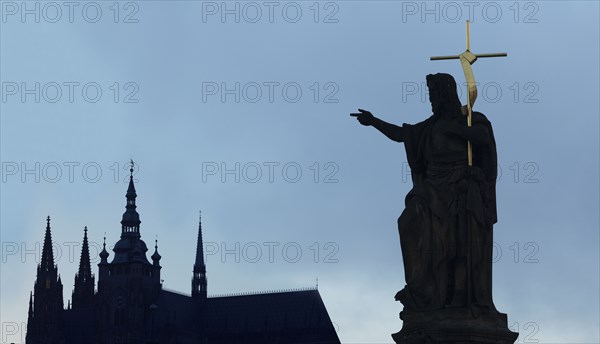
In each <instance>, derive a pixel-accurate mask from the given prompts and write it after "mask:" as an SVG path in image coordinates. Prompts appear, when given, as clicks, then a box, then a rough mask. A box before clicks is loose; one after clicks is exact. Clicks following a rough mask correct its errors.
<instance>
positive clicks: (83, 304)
mask: <svg viewBox="0 0 600 344" xmlns="http://www.w3.org/2000/svg"><path fill="white" fill-rule="evenodd" d="M87 231H88V229H87V226H86V227H85V228H84V229H83V245H82V246H81V258H80V259H79V271H78V272H77V273H76V274H75V288H74V289H73V296H72V300H73V303H72V308H73V309H81V308H90V307H93V305H94V284H95V277H94V274H92V267H91V264H90V248H89V244H88V237H87Z"/></svg>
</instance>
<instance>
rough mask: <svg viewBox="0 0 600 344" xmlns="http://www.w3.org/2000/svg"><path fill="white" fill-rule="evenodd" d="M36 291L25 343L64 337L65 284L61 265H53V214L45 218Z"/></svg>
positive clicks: (30, 306)
mask: <svg viewBox="0 0 600 344" xmlns="http://www.w3.org/2000/svg"><path fill="white" fill-rule="evenodd" d="M33 290H34V294H33V296H34V297H33V303H31V302H30V305H29V311H30V315H29V319H28V323H27V328H28V331H27V336H26V342H27V343H28V344H35V343H42V342H43V343H47V342H54V341H60V340H62V337H63V326H62V325H63V324H62V322H63V321H62V320H63V319H62V315H63V308H64V304H63V285H62V282H61V280H60V276H59V275H58V268H57V266H56V265H54V253H53V252H52V233H51V231H50V216H48V218H47V219H46V233H45V236H44V246H43V248H42V259H41V262H40V264H39V265H38V267H37V277H36V280H35V285H34V287H33ZM30 301H31V300H30ZM32 306H33V307H32ZM29 329H31V330H29Z"/></svg>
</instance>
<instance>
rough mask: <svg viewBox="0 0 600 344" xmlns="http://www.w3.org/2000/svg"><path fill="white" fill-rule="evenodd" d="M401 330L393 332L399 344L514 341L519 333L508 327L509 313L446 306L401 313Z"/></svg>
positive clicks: (489, 343)
mask: <svg viewBox="0 0 600 344" xmlns="http://www.w3.org/2000/svg"><path fill="white" fill-rule="evenodd" d="M400 319H402V320H403V326H402V330H401V331H400V332H398V333H394V334H392V338H393V339H394V341H395V342H396V343H397V344H430V343H431V344H433V343H444V344H446V343H447V344H450V343H452V344H459V343H473V344H474V343H477V344H484V343H485V344H491V343H494V344H513V343H514V342H515V341H516V339H517V337H518V336H519V334H518V333H515V332H512V331H510V330H509V329H508V325H507V318H506V314H504V313H500V312H498V311H496V310H485V309H480V308H446V309H441V310H436V311H430V312H413V313H408V314H406V313H405V312H401V313H400Z"/></svg>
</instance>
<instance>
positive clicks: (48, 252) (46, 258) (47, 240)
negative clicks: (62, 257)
mask: <svg viewBox="0 0 600 344" xmlns="http://www.w3.org/2000/svg"><path fill="white" fill-rule="evenodd" d="M40 269H41V271H43V272H47V271H53V270H54V253H53V252H52V233H51V232H50V216H48V217H47V218H46V234H45V236H44V247H43V248H42V261H41V263H40Z"/></svg>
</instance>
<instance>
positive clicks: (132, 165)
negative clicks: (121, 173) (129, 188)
mask: <svg viewBox="0 0 600 344" xmlns="http://www.w3.org/2000/svg"><path fill="white" fill-rule="evenodd" d="M129 165H130V168H129V172H130V173H131V175H133V167H134V166H135V163H134V162H133V159H129Z"/></svg>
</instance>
